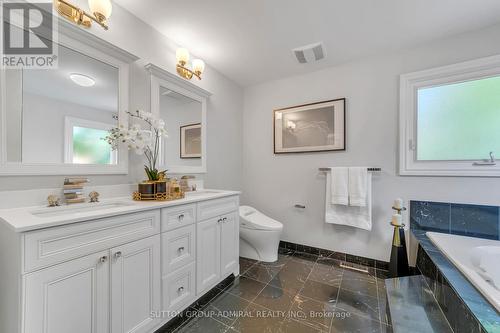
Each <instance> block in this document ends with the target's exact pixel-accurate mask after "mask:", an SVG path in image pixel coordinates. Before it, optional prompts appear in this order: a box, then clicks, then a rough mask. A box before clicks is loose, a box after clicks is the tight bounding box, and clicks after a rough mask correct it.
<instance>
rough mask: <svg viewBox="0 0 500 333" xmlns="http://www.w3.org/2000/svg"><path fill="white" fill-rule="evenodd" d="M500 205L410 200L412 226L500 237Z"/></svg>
mask: <svg viewBox="0 0 500 333" xmlns="http://www.w3.org/2000/svg"><path fill="white" fill-rule="evenodd" d="M499 217H500V207H498V206H483V205H469V204H457V203H444V202H431V201H410V227H411V229H412V230H427V231H437V232H444V233H447V234H455V235H462V236H469V237H479V238H487V239H497V240H498V239H500V218H499Z"/></svg>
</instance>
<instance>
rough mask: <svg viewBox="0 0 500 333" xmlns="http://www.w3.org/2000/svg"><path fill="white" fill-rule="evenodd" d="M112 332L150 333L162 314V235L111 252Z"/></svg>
mask: <svg viewBox="0 0 500 333" xmlns="http://www.w3.org/2000/svg"><path fill="white" fill-rule="evenodd" d="M110 260H111V332H112V333H124V332H134V333H138V332H150V331H151V330H152V328H154V326H155V325H157V324H158V319H154V317H153V316H151V312H152V311H160V310H161V271H160V235H156V236H152V237H148V238H145V239H141V240H138V241H135V242H132V243H128V244H125V245H122V246H119V247H116V248H113V249H112V250H111V258H110Z"/></svg>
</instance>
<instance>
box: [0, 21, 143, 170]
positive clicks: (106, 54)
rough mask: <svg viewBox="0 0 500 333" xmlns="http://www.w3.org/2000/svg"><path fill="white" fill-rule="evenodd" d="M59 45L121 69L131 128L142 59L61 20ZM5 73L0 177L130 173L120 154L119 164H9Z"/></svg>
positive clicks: (0, 95) (121, 105)
mask: <svg viewBox="0 0 500 333" xmlns="http://www.w3.org/2000/svg"><path fill="white" fill-rule="evenodd" d="M56 21H57V22H58V23H57V24H58V34H59V35H58V41H57V43H58V44H60V45H62V46H65V47H68V48H70V49H72V50H75V51H77V52H80V53H82V54H84V55H86V56H89V57H92V58H94V59H97V60H99V61H102V62H104V63H106V64H109V65H111V66H113V67H116V68H117V69H118V78H119V91H118V115H119V118H118V119H119V124H120V125H124V126H128V117H127V115H126V113H125V112H126V111H127V110H128V106H129V66H130V63H132V62H134V61H137V60H138V59H139V58H138V57H137V56H135V55H133V54H131V53H129V52H127V51H125V50H123V49H121V48H119V47H117V46H115V45H113V44H111V43H109V42H107V41H105V40H103V39H101V38H99V37H97V36H95V35H94V34H91V33H90V32H87V31H85V30H83V29H81V28H80V27H77V26H75V25H72V24H71V23H69V22H66V21H65V20H62V19H60V18H58V19H57V20H56ZM5 83H6V82H5V70H4V69H1V68H0V88H1V89H0V176H22V175H68V176H70V175H110V174H127V173H128V151H127V149H126V148H123V147H122V148H119V150H118V164H115V165H98V164H69V163H22V161H21V162H8V161H7V143H6V136H7V133H6V128H5V127H6V112H7V110H6V103H5V97H6V96H5V94H6V91H5Z"/></svg>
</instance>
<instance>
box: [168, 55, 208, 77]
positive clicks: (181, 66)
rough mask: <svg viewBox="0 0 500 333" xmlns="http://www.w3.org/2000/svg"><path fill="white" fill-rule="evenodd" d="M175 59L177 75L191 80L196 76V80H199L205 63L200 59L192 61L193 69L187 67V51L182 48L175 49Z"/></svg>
mask: <svg viewBox="0 0 500 333" xmlns="http://www.w3.org/2000/svg"><path fill="white" fill-rule="evenodd" d="M175 55H176V58H177V74H179V75H180V76H182V77H183V78H185V79H188V80H191V78H192V77H193V75H194V76H196V77H197V78H198V80H201V74H202V73H203V71H204V70H205V63H204V62H203V60H200V59H193V64H192V65H193V69H190V68H188V67H187V63H188V61H189V51H188V50H187V49H184V48H179V49H177V52H176V53H175Z"/></svg>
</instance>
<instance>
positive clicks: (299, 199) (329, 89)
mask: <svg viewBox="0 0 500 333" xmlns="http://www.w3.org/2000/svg"><path fill="white" fill-rule="evenodd" d="M499 35H500V26H496V27H492V28H489V29H485V30H482V31H477V32H474V33H468V34H464V35H461V36H456V37H454V38H449V39H446V40H442V41H438V42H435V43H432V44H428V45H424V46H421V47H418V48H415V49H412V50H406V51H400V52H398V53H396V54H392V55H384V56H374V57H371V58H367V59H365V60H359V61H356V62H352V63H348V64H345V65H341V66H337V67H333V68H329V69H326V70H322V71H318V72H314V73H310V74H307V75H302V76H296V77H291V78H287V79H282V80H278V81H273V82H268V83H264V84H260V85H256V86H253V87H249V88H247V89H245V97H244V115H243V147H244V148H243V175H244V178H243V190H244V193H243V199H242V202H243V203H245V204H250V205H253V206H255V207H256V208H258V209H260V210H262V211H263V212H264V213H265V214H269V215H270V216H272V217H273V218H275V219H277V220H279V221H282V222H283V224H284V232H283V236H282V239H283V240H287V241H291V242H295V243H300V244H306V245H310V246H316V247H320V248H326V249H330V250H336V251H342V252H347V253H351V254H356V255H361V256H365V257H369V258H375V259H380V260H388V259H389V255H390V247H391V243H390V241H391V237H392V230H391V227H390V226H389V224H388V222H389V220H390V216H391V214H392V210H391V204H392V201H393V199H394V198H396V197H402V198H404V199H405V200H408V199H421V200H438V201H439V200H440V201H454V202H467V203H483V204H493V205H499V204H500V179H498V178H444V177H436V178H431V177H399V176H397V156H398V155H397V154H398V153H397V152H398V140H397V139H398V103H399V75H400V74H402V73H406V72H412V71H417V70H422V69H426V68H431V67H436V66H441V65H447V64H451V63H455V62H460V61H465V60H470V59H474V58H479V57H483V56H489V55H493V54H498V53H500V44H499V43H498V36H499ZM341 97H346V98H347V106H346V116H347V151H345V152H328V153H309V154H289V155H273V147H272V145H273V137H272V110H273V109H275V108H280V107H287V106H293V105H298V104H304V103H308V102H317V101H323V100H330V99H334V98H341ZM328 166H375V167H382V170H383V171H382V173H380V174H375V175H374V177H373V197H374V202H373V229H372V231H371V232H367V231H362V230H356V229H354V228H350V227H343V226H333V225H326V224H325V223H324V222H323V221H324V219H323V216H324V200H325V176H324V175H322V174H319V173H318V168H319V167H328ZM295 203H300V204H304V205H305V206H306V207H307V208H306V209H305V210H304V211H301V210H297V209H294V208H293V206H294V204H295Z"/></svg>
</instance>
